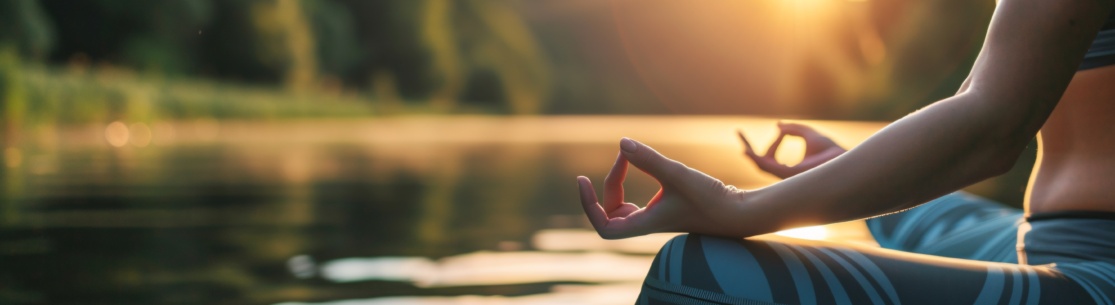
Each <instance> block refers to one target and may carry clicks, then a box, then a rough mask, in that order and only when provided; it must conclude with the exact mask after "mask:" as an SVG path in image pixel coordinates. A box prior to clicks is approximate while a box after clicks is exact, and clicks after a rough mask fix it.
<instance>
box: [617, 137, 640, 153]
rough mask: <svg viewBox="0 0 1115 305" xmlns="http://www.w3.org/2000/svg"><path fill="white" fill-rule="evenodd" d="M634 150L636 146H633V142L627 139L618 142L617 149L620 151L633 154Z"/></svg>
mask: <svg viewBox="0 0 1115 305" xmlns="http://www.w3.org/2000/svg"><path fill="white" fill-rule="evenodd" d="M636 148H638V146H636V145H635V140H632V139H628V138H623V139H620V140H619V149H622V150H623V151H624V152H627V153H633V152H635V149H636Z"/></svg>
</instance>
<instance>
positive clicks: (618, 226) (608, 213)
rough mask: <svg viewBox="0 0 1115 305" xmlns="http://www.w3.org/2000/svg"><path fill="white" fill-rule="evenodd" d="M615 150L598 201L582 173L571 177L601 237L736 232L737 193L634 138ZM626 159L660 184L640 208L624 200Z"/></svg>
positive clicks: (741, 220)
mask: <svg viewBox="0 0 1115 305" xmlns="http://www.w3.org/2000/svg"><path fill="white" fill-rule="evenodd" d="M620 150H621V152H620V154H619V156H617V157H616V163H615V164H614V165H613V166H612V170H611V172H609V173H608V177H607V178H604V201H601V202H598V201H597V197H596V190H595V189H593V187H592V182H591V181H589V179H588V178H587V177H584V176H581V177H577V182H578V183H579V186H580V192H581V205H582V207H584V209H585V214H586V215H588V218H589V221H591V222H592V227H593V228H595V229H596V232H597V233H599V234H600V236H601V237H603V238H605V239H619V238H627V237H633V236H639V235H645V234H649V233H657V232H693V233H703V234H710V235H720V236H739V232H740V231H739V224H740V223H745V221H744V220H743V219H740V213H738V210H739V207H740V204H739V201H740V200H739V199H741V198H742V197H743V194H744V192H743V191H741V190H738V189H736V188H735V187H733V186H728V185H724V183H722V182H720V180H717V179H716V178H713V177H710V176H708V175H706V174H704V173H701V172H700V171H697V170H695V169H692V168H689V167H687V166H685V165H684V164H681V163H680V162H677V161H674V160H670V159H669V158H666V157H665V156H663V155H661V154H659V153H658V152H657V151H655V150H654V149H652V148H650V146H646V145H643V144H641V143H638V142H635V141H634V140H631V139H627V138H624V139H623V140H620ZM628 162H630V163H631V164H633V165H635V167H638V168H639V169H641V170H643V171H644V172H646V173H647V174H649V175H650V176H651V177H654V178H655V179H656V180H658V183H659V184H660V185H661V186H662V188H661V189H659V190H658V194H656V195H655V196H654V197H653V198H651V199H650V201H649V202H647V204H646V206H645V207H642V208H640V207H639V206H638V205H635V204H634V203H631V202H625V201H624V194H623V180H624V178H625V177H626V176H627V164H628Z"/></svg>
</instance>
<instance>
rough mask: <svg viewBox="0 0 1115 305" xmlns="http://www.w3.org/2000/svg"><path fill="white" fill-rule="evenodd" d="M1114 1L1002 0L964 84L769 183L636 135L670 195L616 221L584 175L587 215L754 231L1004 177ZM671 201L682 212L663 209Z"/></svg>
mask: <svg viewBox="0 0 1115 305" xmlns="http://www.w3.org/2000/svg"><path fill="white" fill-rule="evenodd" d="M1112 7H1113V4H1112V1H1111V0H1057V1H1049V0H1003V1H1001V2H1000V4H999V6H998V8H997V9H996V11H995V14H994V16H993V17H992V20H991V26H990V28H989V29H988V34H987V37H986V39H985V41H984V46H983V49H982V50H981V52H980V56H979V58H978V59H977V60H976V63H975V65H974V67H973V68H972V71H971V73H970V75H969V79H968V81H966V88H963V90H961V92H959V93H958V94H957V95H955V96H953V97H951V98H948V99H945V100H941V101H938V102H937V103H934V104H933V105H931V106H929V107H926V108H924V109H922V110H919V111H917V112H915V113H913V114H911V115H908V116H906V117H905V118H903V119H901V120H898V121H896V122H894V123H893V124H891V125H889V126H887V127H886V128H884V129H883V130H881V131H879V132H878V133H876V134H875V135H873V136H872V137H871V138H869V139H868V140H867V141H865V142H863V143H862V144H860V145H859V146H857V147H856V148H854V149H852V150H851V151H849V152H847V153H845V154H843V155H841V156H840V157H837V158H835V159H833V160H832V161H829V162H828V163H825V164H824V165H821V166H819V167H817V168H815V169H812V170H809V171H807V172H804V173H801V174H799V175H796V176H794V177H791V178H789V179H786V180H784V181H781V182H779V183H775V184H773V185H771V186H769V187H766V188H763V189H759V190H755V191H748V192H744V191H738V190H735V189H734V188H731V187H728V186H724V185H723V184H722V183H720V182H719V181H718V180H716V179H712V178H711V177H708V176H707V175H704V174H702V173H700V172H697V171H695V170H692V169H690V168H688V167H685V166H684V165H682V164H680V163H677V162H676V161H673V160H670V159H667V158H665V157H663V156H661V155H659V154H657V152H655V151H654V150H653V149H650V148H649V147H647V146H645V145H641V144H637V143H634V142H633V141H625V142H624V143H622V144H621V146H626V147H625V148H633V149H624V152H623V155H624V157H625V158H626V159H627V160H629V161H630V162H631V163H632V164H634V165H635V166H636V167H639V168H641V169H643V170H644V171H646V172H647V173H648V174H650V175H652V176H654V177H655V178H657V179H658V180H659V181H660V182H661V183H662V191H661V192H660V193H659V195H658V196H656V197H655V198H654V199H652V200H651V203H650V204H649V205H648V206H647V208H645V209H643V210H639V211H635V212H632V213H630V214H628V215H623V216H619V217H611V215H606V214H605V213H602V212H603V211H596V210H595V209H596V208H593V207H591V206H590V205H589V204H588V202H589V201H590V200H591V201H592V202H595V198H594V197H595V194H594V193H592V194H590V195H591V196H589V195H588V194H586V193H585V191H586V190H585V189H586V188H587V191H588V192H592V190H591V184H589V183H588V181H587V178H585V179H581V186H582V189H583V191H582V202H583V203H584V204H585V209H586V213H588V214H589V217H590V219H591V220H592V221H593V224H594V226H595V227H596V228H597V231H598V232H600V234H601V235H602V236H604V237H611V238H618V237H626V236H633V235H641V234H646V233H651V232H657V231H685V232H698V233H705V234H714V235H723V236H752V235H757V234H763V233H769V232H774V231H777V230H780V229H785V228H790V227H796V226H803V225H815V224H823V223H832V222H838V221H845V220H852V219H858V218H864V217H871V216H875V215H879V214H884V213H889V212H895V211H899V210H903V209H907V208H910V207H913V206H916V205H918V204H920V203H923V202H925V201H927V200H930V199H932V198H935V197H937V196H940V195H943V194H946V193H948V192H951V191H954V190H956V189H959V188H961V187H964V186H966V185H969V184H972V183H975V182H977V181H980V180H983V179H986V178H989V177H992V176H996V175H999V174H1002V173H1004V172H1005V171H1007V170H1008V169H1010V167H1011V166H1012V165H1013V164H1014V162H1015V160H1016V159H1017V157H1018V156H1019V155H1020V154H1021V152H1022V151H1023V149H1024V147H1025V146H1026V145H1027V144H1028V143H1029V141H1030V140H1031V139H1033V137H1034V136H1035V135H1036V134H1037V132H1038V129H1040V128H1041V126H1042V125H1043V124H1044V122H1045V119H1046V118H1047V117H1048V116H1049V114H1050V113H1051V112H1052V111H1053V108H1054V107H1055V106H1056V104H1057V102H1058V100H1060V97H1061V94H1062V93H1063V92H1064V90H1065V88H1066V87H1067V86H1068V83H1069V81H1070V80H1071V79H1072V76H1073V74H1074V73H1075V72H1076V69H1077V67H1078V66H1079V63H1080V60H1081V58H1082V57H1083V55H1084V52H1085V51H1086V50H1087V48H1088V46H1089V45H1090V44H1091V41H1092V39H1093V38H1094V37H1095V34H1096V32H1097V31H1098V29H1099V28H1100V26H1101V25H1102V24H1103V22H1104V20H1105V19H1106V18H1107V16H1108V14H1109V13H1110V12H1111V9H1112ZM625 161H626V160H625ZM617 164H618V162H617ZM608 191H609V190H608V189H607V187H606V189H605V193H607V192H608ZM662 202H666V203H667V206H669V207H671V208H670V209H665V208H661V209H657V210H662V212H656V211H653V210H654V209H652V205H655V204H656V203H657V204H659V205H661V203H662ZM686 205H688V206H689V207H690V209H691V210H693V211H699V212H700V215H696V216H694V215H680V214H677V213H685V212H687V211H691V210H687V209H682V208H679V207H678V206H686ZM701 217H704V218H701ZM675 218H676V219H675Z"/></svg>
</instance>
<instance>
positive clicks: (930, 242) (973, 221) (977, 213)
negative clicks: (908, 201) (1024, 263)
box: [866, 192, 1022, 263]
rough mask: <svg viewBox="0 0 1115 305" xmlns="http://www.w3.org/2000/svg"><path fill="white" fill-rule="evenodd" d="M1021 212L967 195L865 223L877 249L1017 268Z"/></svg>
mask: <svg viewBox="0 0 1115 305" xmlns="http://www.w3.org/2000/svg"><path fill="white" fill-rule="evenodd" d="M1021 220H1022V210H1020V209H1016V208H1012V207H1008V206H1006V205H1003V204H1000V203H998V202H994V201H990V200H987V199H984V198H980V197H978V196H974V195H971V194H967V193H964V192H955V193H952V194H949V195H945V196H942V197H940V198H937V199H934V200H933V201H930V202H927V203H925V204H923V205H921V206H918V207H916V208H913V209H910V210H907V211H904V212H901V213H894V214H890V215H886V216H880V217H875V218H871V219H867V221H866V222H867V227H868V229H869V230H870V231H871V235H872V236H874V237H875V240H876V241H878V242H879V246H881V247H883V248H887V249H894V250H900V251H907V252H914V253H921V254H929V255H935V256H944V257H952V258H963V259H972V260H980V261H989V262H1001V263H1017V262H1018V255H1017V252H1016V250H1015V244H1016V243H1017V240H1018V225H1019V224H1020V223H1021Z"/></svg>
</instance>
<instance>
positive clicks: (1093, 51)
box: [1078, 14, 1115, 70]
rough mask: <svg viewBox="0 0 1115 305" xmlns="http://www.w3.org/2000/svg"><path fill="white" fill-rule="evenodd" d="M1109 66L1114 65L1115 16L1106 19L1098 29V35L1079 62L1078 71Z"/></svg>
mask: <svg viewBox="0 0 1115 305" xmlns="http://www.w3.org/2000/svg"><path fill="white" fill-rule="evenodd" d="M1110 64H1115V14H1111V16H1110V17H1107V22H1105V23H1104V24H1103V27H1102V28H1100V31H1099V33H1096V38H1095V39H1093V40H1092V46H1090V47H1088V52H1087V53H1085V54H1084V60H1083V61H1081V62H1080V68H1078V70H1086V69H1091V68H1099V67H1103V66H1106V65H1110Z"/></svg>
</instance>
